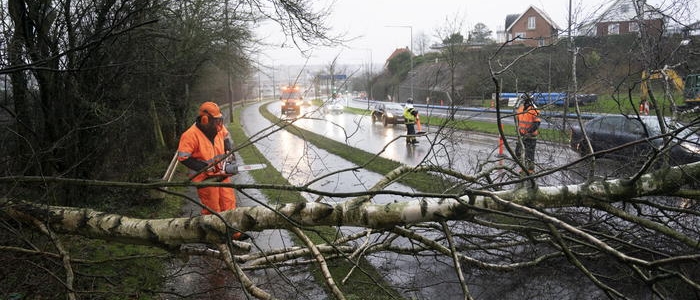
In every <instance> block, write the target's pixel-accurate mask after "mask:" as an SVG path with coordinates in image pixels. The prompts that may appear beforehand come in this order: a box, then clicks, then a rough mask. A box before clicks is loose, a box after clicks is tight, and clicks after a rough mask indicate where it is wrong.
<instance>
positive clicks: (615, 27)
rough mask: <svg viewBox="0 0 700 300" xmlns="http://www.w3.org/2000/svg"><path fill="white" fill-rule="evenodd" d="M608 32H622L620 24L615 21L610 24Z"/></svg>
mask: <svg viewBox="0 0 700 300" xmlns="http://www.w3.org/2000/svg"><path fill="white" fill-rule="evenodd" d="M608 34H620V24H619V23H613V24H609V25H608Z"/></svg>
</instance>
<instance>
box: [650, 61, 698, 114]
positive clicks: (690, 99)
mask: <svg viewBox="0 0 700 300" xmlns="http://www.w3.org/2000/svg"><path fill="white" fill-rule="evenodd" d="M651 79H667V80H669V81H671V83H673V86H675V87H676V89H677V90H678V91H679V92H681V93H683V102H684V103H685V105H683V108H682V109H691V108H694V107H698V106H700V74H689V75H688V76H686V77H685V80H683V79H682V78H681V76H679V75H678V73H676V71H674V70H672V69H669V68H663V69H661V70H653V71H651V72H649V73H647V72H646V71H644V72H642V83H641V98H642V99H643V100H648V99H649V86H648V84H649V80H651Z"/></svg>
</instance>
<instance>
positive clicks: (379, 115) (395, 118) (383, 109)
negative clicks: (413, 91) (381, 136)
mask: <svg viewBox="0 0 700 300" xmlns="http://www.w3.org/2000/svg"><path fill="white" fill-rule="evenodd" d="M377 121H381V122H382V124H384V126H388V125H389V124H403V123H405V122H406V119H404V117H403V106H401V105H400V104H397V103H378V104H376V105H375V106H374V107H373V108H372V123H374V122H377Z"/></svg>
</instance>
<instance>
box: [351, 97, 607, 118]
mask: <svg viewBox="0 0 700 300" xmlns="http://www.w3.org/2000/svg"><path fill="white" fill-rule="evenodd" d="M352 100H353V101H357V102H361V103H362V104H367V102H369V103H370V104H376V103H381V102H384V101H377V100H363V99H359V98H354V99H352ZM413 106H414V107H420V108H425V109H430V108H432V109H444V110H448V111H450V110H451V111H470V112H479V113H496V112H497V111H496V109H495V108H483V107H463V106H448V105H433V104H416V103H414V104H413ZM500 112H501V113H502V114H512V113H513V110H512V109H508V110H506V109H501V110H500ZM540 115H541V116H543V117H549V118H564V116H566V117H567V118H578V117H580V118H582V119H586V120H590V119H593V118H595V117H597V116H599V115H600V114H590V113H586V114H580V115H578V114H573V113H569V114H564V113H560V112H553V111H540Z"/></svg>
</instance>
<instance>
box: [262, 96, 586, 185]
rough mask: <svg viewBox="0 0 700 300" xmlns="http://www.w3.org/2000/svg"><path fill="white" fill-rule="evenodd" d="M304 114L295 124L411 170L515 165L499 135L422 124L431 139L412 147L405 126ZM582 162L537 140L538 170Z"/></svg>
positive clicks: (548, 180) (310, 110) (471, 170)
mask: <svg viewBox="0 0 700 300" xmlns="http://www.w3.org/2000/svg"><path fill="white" fill-rule="evenodd" d="M268 109H269V110H270V112H272V113H274V114H278V115H279V110H278V108H277V107H276V106H275V105H270V106H268ZM302 113H303V118H299V119H298V120H296V121H294V125H297V126H299V127H302V128H304V129H306V130H309V131H313V132H315V133H318V134H321V135H324V136H326V137H328V138H332V139H334V140H336V141H339V142H343V143H346V144H347V145H349V146H352V147H355V148H358V149H362V150H365V151H367V152H370V153H380V152H381V154H380V155H381V156H382V157H384V158H388V159H392V160H395V161H398V162H402V163H404V164H407V165H410V166H415V165H418V164H420V163H423V164H431V165H437V166H441V167H444V168H449V169H453V170H456V171H459V172H460V173H463V174H475V173H478V172H481V171H483V170H485V169H487V168H490V167H495V166H496V165H502V164H506V165H507V166H515V163H514V162H513V161H511V160H510V159H507V158H506V159H500V158H498V157H497V155H498V154H499V153H503V154H504V155H505V157H510V155H508V152H507V150H506V149H505V147H503V146H499V139H498V138H497V137H496V136H494V135H487V134H481V133H477V132H468V131H461V130H453V129H449V128H442V129H440V128H438V127H436V126H423V131H427V132H428V135H427V136H425V137H419V141H420V144H418V145H415V146H413V145H406V144H405V142H404V138H403V137H401V135H404V134H405V132H406V128H405V125H402V124H398V125H389V126H387V127H385V126H383V124H381V122H376V123H372V121H371V118H370V117H369V116H362V115H356V114H349V113H342V114H324V113H323V110H322V109H317V108H316V107H306V108H305V110H303V111H302ZM429 113H430V112H428V114H429ZM490 115H491V117H493V116H494V115H493V114H490ZM454 122H460V121H459V120H457V121H454ZM508 142H509V143H510V146H511V147H512V148H513V149H515V145H516V144H515V140H514V139H509V140H508ZM578 158H579V156H578V154H576V153H575V152H574V151H572V150H571V149H570V148H569V147H568V146H567V145H562V144H554V143H548V142H542V141H540V142H538V145H537V155H536V161H537V164H538V170H546V169H552V168H556V167H559V166H562V165H565V164H567V163H569V162H571V161H572V160H573V159H578ZM578 178H580V177H578V176H576V174H571V173H569V172H562V173H557V174H554V175H550V176H547V177H544V178H541V179H538V182H539V183H540V184H545V185H549V184H560V183H562V182H571V181H576V180H578ZM504 179H505V178H504Z"/></svg>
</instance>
